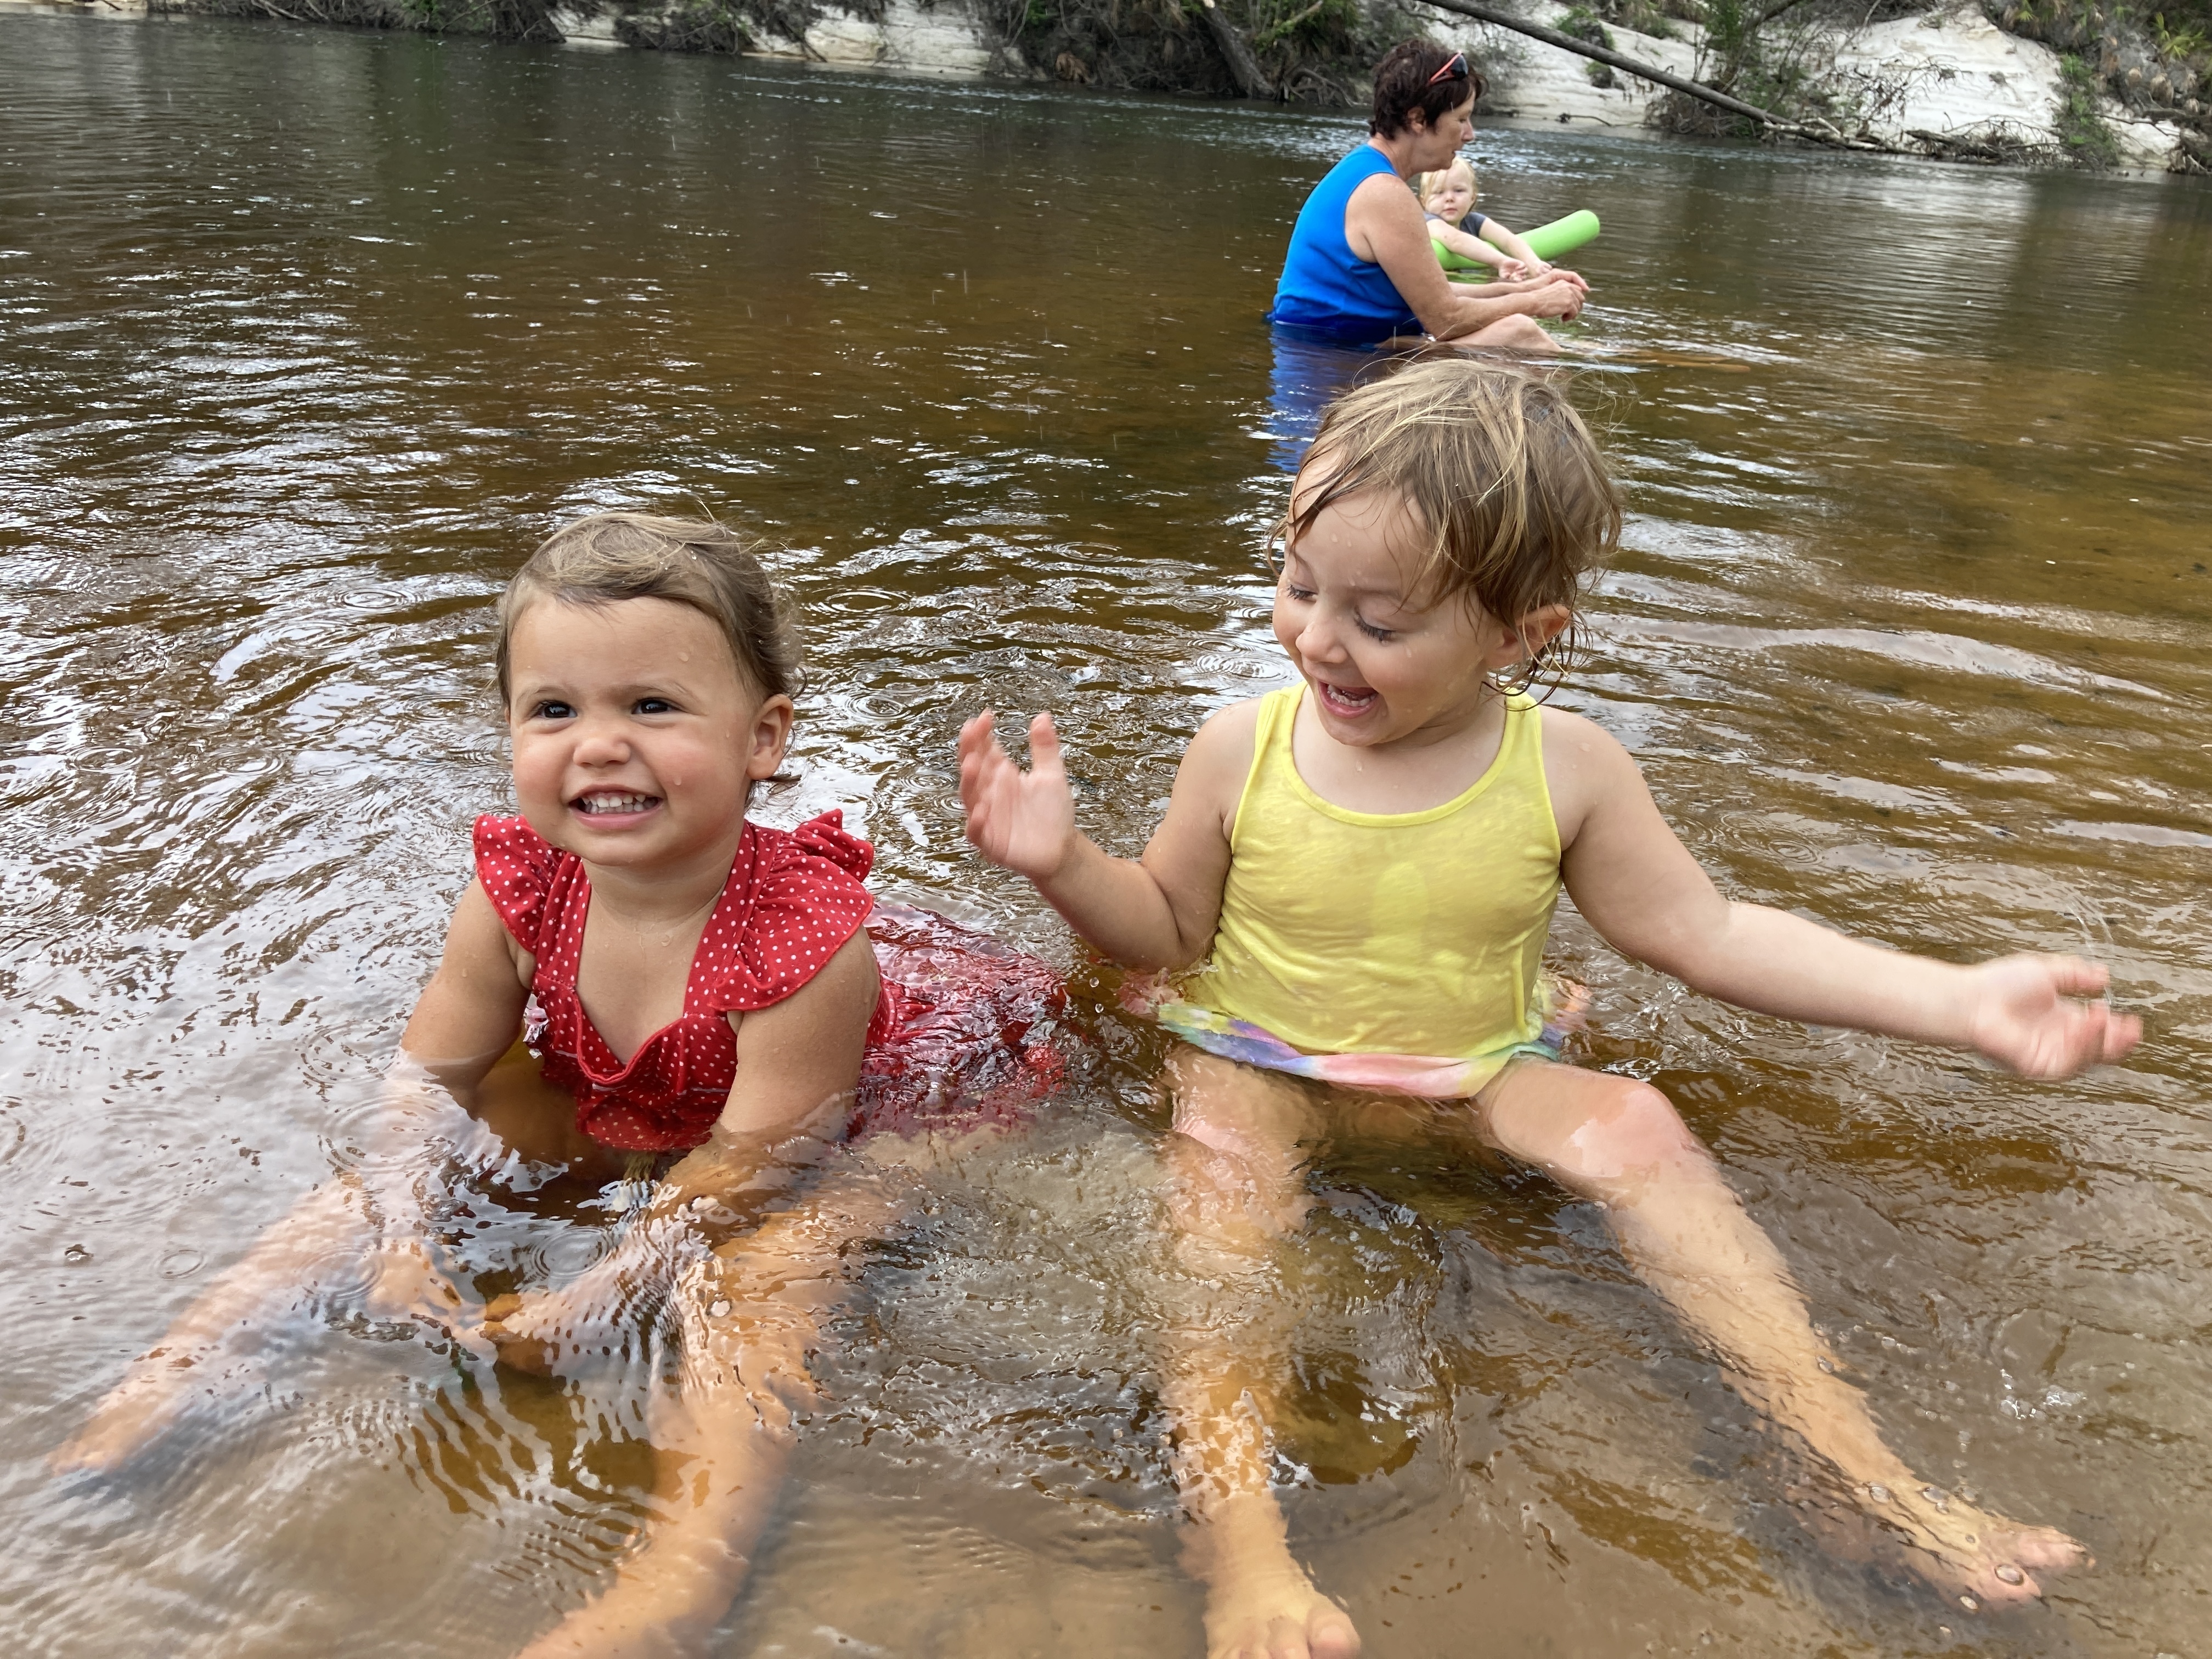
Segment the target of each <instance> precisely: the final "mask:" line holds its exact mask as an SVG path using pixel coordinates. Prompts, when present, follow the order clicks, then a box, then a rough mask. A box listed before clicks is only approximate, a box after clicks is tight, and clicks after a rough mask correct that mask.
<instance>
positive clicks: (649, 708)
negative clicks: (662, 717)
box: [634, 697, 676, 714]
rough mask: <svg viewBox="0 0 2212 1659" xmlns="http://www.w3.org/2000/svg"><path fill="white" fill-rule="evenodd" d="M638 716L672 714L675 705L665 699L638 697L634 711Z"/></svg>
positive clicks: (674, 710)
mask: <svg viewBox="0 0 2212 1659" xmlns="http://www.w3.org/2000/svg"><path fill="white" fill-rule="evenodd" d="M634 712H635V713H637V714H674V713H675V712H676V705H675V704H674V703H672V702H669V701H668V699H667V698H665V697H640V698H639V699H638V700H637V707H636V708H635V711H634Z"/></svg>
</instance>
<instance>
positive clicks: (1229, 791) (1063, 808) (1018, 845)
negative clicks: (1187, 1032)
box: [960, 702, 1259, 969]
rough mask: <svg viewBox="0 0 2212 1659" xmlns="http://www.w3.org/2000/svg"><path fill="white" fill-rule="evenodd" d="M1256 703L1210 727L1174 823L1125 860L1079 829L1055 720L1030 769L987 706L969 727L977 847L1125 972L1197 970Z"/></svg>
mask: <svg viewBox="0 0 2212 1659" xmlns="http://www.w3.org/2000/svg"><path fill="white" fill-rule="evenodd" d="M1258 711H1259V704H1258V703H1257V702H1243V703H1237V704H1236V705H1234V706H1233V707H1231V708H1225V709H1223V710H1222V711H1221V712H1220V713H1218V714H1215V715H1214V716H1213V717H1212V719H1210V720H1207V721H1206V724H1205V725H1204V726H1200V728H1199V730H1198V735H1197V736H1195V737H1194V738H1192V739H1191V744H1190V747H1189V748H1188V750H1185V751H1184V753H1183V757H1182V766H1181V767H1180V768H1178V769H1177V770H1176V781H1175V790H1174V793H1173V794H1172V795H1171V797H1170V799H1169V803H1168V811H1167V816H1166V817H1164V818H1163V819H1161V821H1160V827H1159V828H1158V829H1156V830H1154V831H1153V832H1152V840H1151V841H1150V842H1147V843H1146V847H1145V852H1144V856H1143V857H1142V858H1141V859H1117V858H1115V857H1113V856H1112V855H1111V854H1109V853H1107V852H1106V851H1105V849H1104V848H1101V847H1100V846H1099V845H1098V843H1097V842H1095V841H1092V840H1091V838H1090V837H1089V836H1086V835H1085V834H1084V833H1083V832H1082V831H1081V830H1080V829H1077V828H1076V825H1075V796H1074V793H1073V791H1071V790H1070V789H1069V788H1068V785H1067V769H1066V767H1065V766H1064V765H1063V764H1062V763H1061V761H1060V734H1059V733H1058V732H1055V731H1054V730H1053V725H1052V716H1051V715H1049V714H1039V715H1038V716H1037V717H1036V719H1035V720H1031V721H1030V769H1029V770H1028V771H1026V772H1024V771H1023V770H1022V769H1021V768H1020V767H1018V766H1017V765H1015V764H1014V763H1013V761H1012V758H1011V757H1009V756H1008V755H1007V753H1006V750H1005V749H1004V748H1003V747H1002V746H1001V745H1000V743H999V740H998V738H997V735H996V732H995V722H994V717H993V716H992V714H991V713H990V712H989V711H988V710H986V711H985V712H983V713H982V714H978V715H977V716H976V717H975V719H974V720H969V722H968V723H967V725H965V726H962V727H961V728H960V799H961V802H962V804H963V805H965V806H966V807H967V809H968V839H969V841H970V842H974V843H975V848H976V849H977V850H978V851H979V852H981V854H983V856H984V857H985V858H987V859H988V860H991V862H992V863H994V864H996V865H999V866H1001V867H1003V868H1005V869H1008V870H1012V871H1013V872H1015V873H1016V874H1017V875H1022V876H1026V877H1028V878H1030V881H1031V882H1033V883H1034V884H1036V890H1037V891H1038V892H1040V893H1042V894H1043V895H1044V896H1045V898H1046V900H1047V901H1048V902H1049V903H1050V904H1051V905H1052V907H1053V908H1054V909H1055V910H1057V911H1059V912H1060V915H1063V916H1065V917H1066V918H1067V923H1068V926H1070V927H1073V928H1074V929H1075V931H1076V932H1077V933H1080V934H1082V935H1083V937H1084V938H1085V939H1088V940H1089V941H1090V942H1091V944H1092V945H1095V946H1097V949H1098V950H1099V951H1100V952H1101V953H1102V954H1103V955H1104V956H1106V957H1109V959H1111V960H1112V961H1114V962H1116V963H1120V964H1121V966H1122V967H1124V968H1142V969H1160V968H1186V967H1188V966H1189V965H1190V964H1191V963H1194V962H1196V961H1197V960H1198V959H1199V958H1200V957H1203V956H1204V955H1205V954H1206V951H1207V949H1208V947H1210V946H1211V945H1212V943H1213V929H1214V926H1215V924H1216V923H1217V922H1218V921H1220V920H1221V890H1222V886H1223V884H1225V882H1227V880H1228V879H1229V832H1230V830H1231V828H1232V826H1233V825H1234V823H1235V822H1236V813H1237V797H1238V796H1239V795H1240V794H1241V793H1243V787H1244V775H1245V773H1246V772H1248V771H1249V769H1251V764H1252V744H1253V734H1254V732H1255V731H1256V729H1257V726H1258V719H1259V714H1258Z"/></svg>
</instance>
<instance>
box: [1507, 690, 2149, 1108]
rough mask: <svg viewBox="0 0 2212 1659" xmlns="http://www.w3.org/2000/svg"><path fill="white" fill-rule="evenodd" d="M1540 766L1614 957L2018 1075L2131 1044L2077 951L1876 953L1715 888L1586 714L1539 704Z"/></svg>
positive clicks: (2135, 1034) (2056, 1071) (1579, 897)
mask: <svg viewBox="0 0 2212 1659" xmlns="http://www.w3.org/2000/svg"><path fill="white" fill-rule="evenodd" d="M1544 763H1545V772H1546V775H1547V780H1548V781H1549V782H1550V784H1551V787H1552V798H1553V811H1554V814H1555V815H1556V816H1557V817H1558V820H1559V843H1560V847H1561V849H1562V851H1561V862H1562V868H1563V872H1564V874H1565V880H1566V885H1567V891H1568V892H1569V894H1570V895H1571V896H1572V897H1573V899H1574V902H1575V907H1576V908H1577V909H1578V910H1580V911H1581V912H1582V913H1583V915H1584V916H1585V917H1586V918H1587V919H1588V920H1589V923H1590V925H1591V926H1592V927H1595V928H1596V929H1597V930H1598V932H1599V933H1601V934H1603V935H1604V936H1605V938H1606V939H1607V942H1609V943H1610V944H1611V945H1613V947H1614V948H1615V949H1617V950H1619V951H1620V952H1621V953H1622V954H1623V955H1625V956H1628V957H1633V958H1635V959H1636V960H1638V961H1639V962H1643V963H1649V964H1650V966H1652V967H1654V968H1657V969H1661V970H1662V972H1665V973H1669V974H1672V975H1674V976H1675V977H1676V978H1678V979H1680V980H1681V981H1683V982H1684V983H1685V984H1686V985H1689V986H1690V987H1692V988H1693V989H1695V990H1699V991H1701V992H1704V993H1705V994H1706V995H1708V996H1713V997H1717V998H1719V999H1720V1000H1723V1001H1724V1002H1731V1003H1734V1004H1735V1005H1736V1006H1738V1007H1741V1008H1749V1009H1753V1010H1754V1011H1756V1012H1760V1013H1768V1014H1778V1015H1780V1016H1782V1017H1783V1018H1789V1019H1800V1020H1804V1021H1806V1022H1808V1023H1809V1024H1820V1025H1848V1026H1855V1027H1857V1028H1858V1029H1859V1030H1868V1031H1879V1032H1882V1033H1885V1034H1887V1035H1888V1036H1901V1037H1909V1038H1912V1039H1915V1040H1917V1041H1919V1042H1934V1043H1940V1044H1942V1045H1944V1046H1946V1047H1948V1048H1972V1049H1976V1050H1978V1051H1979V1052H1980V1053H1982V1054H1986V1055H1987V1056H1989V1057H1990V1059H1991V1060H1997V1061H2000V1062H2002V1064H2004V1065H2006V1066H2010V1067H2012V1068H2013V1069H2014V1070H2015V1071H2017V1072H2020V1073H2024V1074H2026V1075H2027V1076H2029V1077H2039V1078H2057V1077H2067V1076H2070V1075H2071V1074H2072V1073H2075V1072H2078V1071H2081V1069H2082V1068H2083V1067H2085V1066H2093V1065H2096V1064H2097V1063H2099V1062H2100V1061H2103V1060H2118V1059H2119V1058H2120V1057H2121V1056H2122V1055H2123V1054H2126V1053H2127V1052H2128V1050H2129V1049H2130V1048H2133V1047H2135V1045H2136V1040H2137V1039H2138V1038H2139V1037H2140V1036H2142V1022H2141V1021H2139V1020H2137V1019H2136V1018H2134V1017H2133V1016H2132V1015H2128V1014H2121V1013H2116V1012H2113V1011H2112V1008H2111V1007H2110V1006H2108V1005H2107V1004H2106V1003H2105V1002H2104V1001H2103V1000H2101V999H2102V993H2103V991H2104V989H2105V986H2106V981H2107V979H2108V977H2109V975H2107V973H2106V969H2104V968H2103V967H2102V966H2101V965H2100V964H2099V963H2092V962H2085V961H2083V960H2081V958H2079V957H2063V956H2014V957H2002V958H1999V959H1998V960H1996V961H1994V962H1984V963H1976V964H1974V965H1972V966H1971V967H1960V966H1957V965H1954V964H1952V963H1942V962H1936V961H1933V960H1931V959H1930V958H1929V957H1916V956H1909V955H1906V954H1905V953H1904V952H1902V951H1890V950H1884V949H1882V948H1881V947H1880V946H1878V945H1869V944H1867V943H1865V942H1864V941H1863V940H1859V939H1850V938H1848V937H1846V936H1845V935H1844V934H1841V933H1833V932H1831V931H1830V930H1829V929H1827V928H1826V927H1820V926H1819V925H1818V924H1817V923H1814V922H1810V921H1805V920H1804V919H1803V918H1802V917H1799V916H1795V915H1790V914H1789V913H1788V912H1786V911H1782V910H1776V909H1772V908H1769V907H1767V906H1765V905H1759V904H1743V903H1738V902H1731V901H1729V900H1728V899H1726V898H1724V897H1723V896H1721V894H1720V893H1719V892H1718V891H1717V890H1716V889H1715V888H1714V886H1713V884H1712V882H1711V878H1709V877H1707V876H1706V874H1705V872H1704V871H1703V870H1702V869H1700V868H1699V866H1698V863H1697V861H1696V860H1694V859H1692V857H1691V856H1690V854H1689V852H1688V849H1686V848H1684V847H1683V845H1682V843H1681V842H1680V840H1679V839H1677V838H1676V836H1675V835H1674V831H1673V830H1672V829H1669V828H1668V825H1667V823H1666V820H1665V819H1663V818H1662V817H1660V816H1659V810H1658V808H1657V806H1656V805H1654V804H1653V802H1652V799H1651V793H1650V790H1649V789H1648V788H1646V787H1645V786H1644V777H1643V775H1642V774H1641V773H1640V772H1639V771H1638V769H1637V766H1636V763H1635V762H1634V761H1633V760H1632V759H1631V758H1630V757H1629V755H1628V751H1627V750H1625V749H1623V748H1622V747H1621V746H1620V744H1619V743H1618V742H1616V741H1615V740H1614V739H1613V738H1612V737H1611V736H1609V735H1608V734H1607V733H1606V732H1604V731H1602V730H1601V729H1600V728H1599V727H1598V726H1595V725H1593V724H1592V723H1591V722H1589V720H1583V719H1582V718H1581V717H1579V716H1577V715H1574V714H1565V713H1562V712H1560V711H1558V710H1553V709H1547V710H1546V711H1545V714H1544Z"/></svg>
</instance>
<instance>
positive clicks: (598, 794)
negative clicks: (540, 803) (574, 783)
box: [568, 789, 660, 818]
mask: <svg viewBox="0 0 2212 1659" xmlns="http://www.w3.org/2000/svg"><path fill="white" fill-rule="evenodd" d="M658 805H660V797H659V796H658V795H644V794H639V793H636V792H635V791H634V790H627V789H591V790H586V792H585V793H582V794H580V795H579V796H577V797H576V798H575V799H574V800H572V801H570V802H569V803H568V810H569V811H572V812H578V813H580V814H582V815H583V816H584V817H587V818H634V817H637V816H638V815H639V814H640V813H641V812H650V811H653V808H654V807H656V806H658Z"/></svg>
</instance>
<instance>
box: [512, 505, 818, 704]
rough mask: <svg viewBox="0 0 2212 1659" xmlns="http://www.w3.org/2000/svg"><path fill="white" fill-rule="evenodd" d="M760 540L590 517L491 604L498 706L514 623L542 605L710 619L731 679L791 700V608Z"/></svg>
mask: <svg viewBox="0 0 2212 1659" xmlns="http://www.w3.org/2000/svg"><path fill="white" fill-rule="evenodd" d="M768 547H769V544H768V543H767V542H766V541H765V540H764V539H763V538H761V537H758V536H755V535H752V534H750V533H749V532H745V531H742V530H735V529H732V528H731V527H730V526H727V525H724V524H717V523H715V522H714V521H713V520H707V519H664V518H659V517H656V516H654V515H653V514H652V513H592V515H591V516H590V517H589V518H584V519H576V520H572V521H571V522H569V523H568V524H564V525H562V526H561V527H560V528H559V529H558V530H556V531H555V532H553V533H552V534H551V535H550V536H548V537H547V538H545V539H544V541H542V542H540V543H539V544H538V550H537V551H536V552H534V553H532V555H531V556H530V557H529V559H528V561H527V562H525V564H524V565H523V567H522V568H521V569H520V570H518V571H516V572H515V574H514V580H512V581H510V582H509V583H507V592H504V593H502V594H501V595H500V599H499V644H498V647H497V648H496V650H495V653H494V658H493V660H494V662H495V665H496V672H497V677H498V678H497V684H498V686H499V700H500V706H501V708H506V707H507V706H508V702H509V695H510V694H509V686H508V683H507V674H508V659H509V656H510V654H511V647H512V643H513V638H514V626H515V623H517V622H519V621H520V620H521V617H522V614H523V613H524V612H525V611H527V610H529V608H530V607H531V606H532V605H535V604H538V602H539V601H541V600H544V599H557V600H559V601H561V602H562V604H564V605H612V604H614V603H615V602H616V601H617V600H619V599H666V600H668V601H669V602H670V603H671V604H673V605H689V606H690V608H691V609H692V610H694V611H698V612H699V613H700V614H701V615H702V616H704V617H708V618H709V619H710V620H711V621H712V622H713V623H714V625H715V626H716V627H718V628H719V629H721V632H722V637H723V638H724V639H725V640H726V641H728V642H729V647H730V655H731V657H732V659H734V660H735V662H736V663H737V665H738V671H739V672H740V673H741V674H743V675H744V678H746V679H747V680H748V681H750V683H751V684H752V685H753V687H754V688H755V689H756V690H758V691H760V692H761V693H763V695H764V696H797V695H798V694H799V688H800V685H801V684H802V678H801V670H800V666H799V637H798V635H797V633H796V631H795V630H794V629H793V625H792V616H791V606H790V604H789V602H788V601H787V599H785V598H784V596H783V594H782V592H781V591H780V590H779V589H778V588H777V587H776V586H775V583H774V582H773V581H771V580H769V574H768V572H767V570H766V569H765V568H763V565H762V563H761V555H762V554H763V552H764V551H766V550H768Z"/></svg>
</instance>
